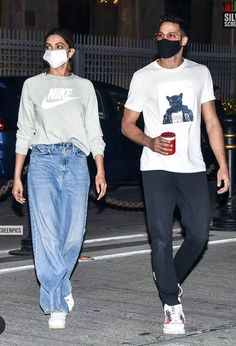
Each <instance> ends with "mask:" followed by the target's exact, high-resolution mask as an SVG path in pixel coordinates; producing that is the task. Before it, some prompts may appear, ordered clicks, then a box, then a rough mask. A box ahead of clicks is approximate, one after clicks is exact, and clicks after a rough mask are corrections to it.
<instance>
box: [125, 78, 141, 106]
mask: <svg viewBox="0 0 236 346" xmlns="http://www.w3.org/2000/svg"><path fill="white" fill-rule="evenodd" d="M143 104H144V95H143V92H142V87H141V82H140V80H139V79H138V76H137V74H136V73H135V74H134V75H133V77H132V79H131V82H130V87H129V94H128V99H127V101H126V103H125V108H128V109H131V110H132V111H135V112H142V111H143Z"/></svg>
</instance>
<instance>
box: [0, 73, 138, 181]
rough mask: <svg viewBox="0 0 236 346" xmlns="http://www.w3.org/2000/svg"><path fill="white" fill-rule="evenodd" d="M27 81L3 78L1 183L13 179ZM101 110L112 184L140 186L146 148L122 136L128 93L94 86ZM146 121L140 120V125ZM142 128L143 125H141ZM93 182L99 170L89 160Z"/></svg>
mask: <svg viewBox="0 0 236 346" xmlns="http://www.w3.org/2000/svg"><path fill="white" fill-rule="evenodd" d="M25 79H26V78H25V77H6V78H0V181H1V183H2V182H4V181H6V180H7V179H10V178H12V177H13V172H14V161H15V139H16V137H15V136H16V129H17V117H18V108H19V101H20V95H21V89H22V85H23V83H24V80H25ZM93 84H94V87H95V90H96V94H97V99H98V106H99V117H100V122H101V127H102V130H103V134H104V141H105V142H106V149H105V169H106V178H107V182H108V183H109V184H130V183H139V182H140V171H139V160H140V156H141V151H142V147H140V146H138V145H136V144H134V143H132V142H131V141H129V140H128V139H127V138H125V137H124V136H123V135H122V133H121V128H120V124H121V118H122V115H123V109H124V103H125V101H126V98H127V90H126V89H123V88H120V87H117V86H114V85H110V84H106V83H102V82H93ZM141 122H142V120H140V123H141ZM141 126H142V124H141ZM88 162H89V168H90V173H91V178H92V179H93V178H94V175H95V172H96V168H95V164H94V160H93V159H92V157H91V155H90V156H89V158H88Z"/></svg>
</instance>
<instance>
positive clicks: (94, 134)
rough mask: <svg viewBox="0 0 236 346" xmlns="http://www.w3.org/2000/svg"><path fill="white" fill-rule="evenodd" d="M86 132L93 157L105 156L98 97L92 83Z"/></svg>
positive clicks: (90, 84)
mask: <svg viewBox="0 0 236 346" xmlns="http://www.w3.org/2000/svg"><path fill="white" fill-rule="evenodd" d="M85 130H86V134H87V138H88V142H89V146H90V151H91V152H92V155H93V157H94V158H95V156H96V155H98V154H101V155H104V149H105V142H104V141H103V138H102V137H103V133H102V129H101V125H100V121H99V115H98V102H97V96H96V93H95V90H94V87H93V85H92V83H89V88H88V103H87V109H86V117H85Z"/></svg>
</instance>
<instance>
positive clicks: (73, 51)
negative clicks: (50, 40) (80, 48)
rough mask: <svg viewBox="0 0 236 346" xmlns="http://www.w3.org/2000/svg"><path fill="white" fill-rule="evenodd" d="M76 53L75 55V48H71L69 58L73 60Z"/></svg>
mask: <svg viewBox="0 0 236 346" xmlns="http://www.w3.org/2000/svg"><path fill="white" fill-rule="evenodd" d="M74 53H75V49H74V48H70V49H69V53H68V58H69V59H71V58H72V56H73V55H74Z"/></svg>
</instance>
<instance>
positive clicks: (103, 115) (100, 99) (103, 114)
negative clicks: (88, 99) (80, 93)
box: [96, 90, 106, 119]
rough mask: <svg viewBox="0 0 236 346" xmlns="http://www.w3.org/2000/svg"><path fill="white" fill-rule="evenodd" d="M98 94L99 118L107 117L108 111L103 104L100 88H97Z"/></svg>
mask: <svg viewBox="0 0 236 346" xmlns="http://www.w3.org/2000/svg"><path fill="white" fill-rule="evenodd" d="M96 95H97V100H98V114H99V119H106V113H105V111H104V108H103V104H102V97H101V94H100V92H99V91H98V90H96Z"/></svg>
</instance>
